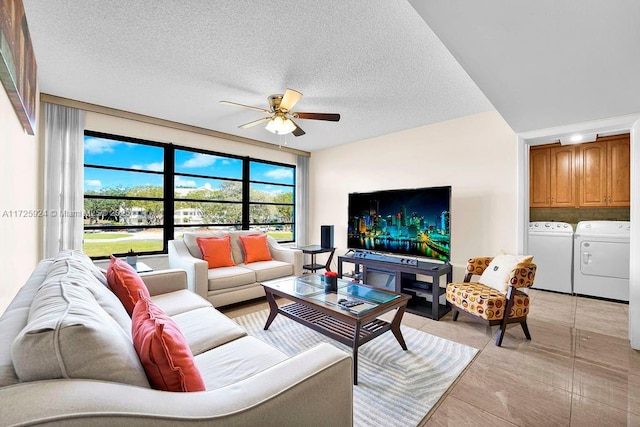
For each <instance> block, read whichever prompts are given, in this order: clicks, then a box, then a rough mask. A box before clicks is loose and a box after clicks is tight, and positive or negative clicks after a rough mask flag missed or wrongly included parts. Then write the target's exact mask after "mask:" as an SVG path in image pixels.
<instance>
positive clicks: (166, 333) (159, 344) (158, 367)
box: [131, 296, 205, 391]
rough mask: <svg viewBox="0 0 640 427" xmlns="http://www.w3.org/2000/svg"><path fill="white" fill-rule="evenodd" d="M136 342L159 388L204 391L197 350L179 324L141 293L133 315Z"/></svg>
mask: <svg viewBox="0 0 640 427" xmlns="http://www.w3.org/2000/svg"><path fill="white" fill-rule="evenodd" d="M131 333H132V335H133V346H134V347H135V349H136V352H137V353H138V357H139V358H140V362H142V366H143V367H144V371H145V372H146V373H147V378H148V379H149V384H151V386H152V387H153V388H155V389H157V390H165V391H204V390H205V385H204V381H203V379H202V376H201V375H200V371H199V370H198V367H197V366H196V364H195V362H194V360H193V353H191V349H190V348H189V345H188V344H187V340H186V339H185V337H184V335H182V332H181V331H180V328H178V325H176V323H175V322H174V321H173V319H171V318H170V317H169V316H167V315H166V314H165V313H164V311H162V309H161V308H159V307H158V306H157V305H155V304H154V302H153V301H151V299H149V298H148V297H144V296H141V298H140V299H139V300H138V303H137V304H136V307H135V308H134V310H133V317H132V319H131Z"/></svg>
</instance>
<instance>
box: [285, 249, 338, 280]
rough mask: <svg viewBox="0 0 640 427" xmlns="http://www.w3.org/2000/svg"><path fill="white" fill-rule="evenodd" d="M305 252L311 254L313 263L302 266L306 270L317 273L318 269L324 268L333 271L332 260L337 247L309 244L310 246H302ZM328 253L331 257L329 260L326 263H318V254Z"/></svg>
mask: <svg viewBox="0 0 640 427" xmlns="http://www.w3.org/2000/svg"><path fill="white" fill-rule="evenodd" d="M294 249H300V250H301V251H302V252H303V253H305V254H309V255H311V264H305V265H303V266H302V268H303V269H304V270H309V271H310V272H312V273H315V272H316V270H322V269H323V268H324V269H325V270H327V271H331V260H333V254H334V252H335V251H336V248H323V247H322V246H320V245H309V246H301V247H299V248H294ZM324 253H328V254H329V258H328V259H327V262H326V263H324V264H318V263H317V262H316V255H318V254H324Z"/></svg>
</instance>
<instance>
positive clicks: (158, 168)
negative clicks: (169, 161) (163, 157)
mask: <svg viewBox="0 0 640 427" xmlns="http://www.w3.org/2000/svg"><path fill="white" fill-rule="evenodd" d="M145 169H147V170H149V171H154V172H162V171H163V170H164V162H156V163H149V164H148V165H147V167H146V168H145Z"/></svg>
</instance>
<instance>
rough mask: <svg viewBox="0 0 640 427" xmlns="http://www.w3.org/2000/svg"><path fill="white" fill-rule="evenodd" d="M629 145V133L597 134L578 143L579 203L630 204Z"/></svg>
mask: <svg viewBox="0 0 640 427" xmlns="http://www.w3.org/2000/svg"><path fill="white" fill-rule="evenodd" d="M630 147H631V143H630V139H629V135H616V136H612V137H608V138H600V139H599V140H598V142H593V143H589V144H582V145H580V146H579V162H580V184H579V186H580V197H579V201H580V206H584V207H628V206H630V204H631V191H630V189H631V187H630V185H631V155H630Z"/></svg>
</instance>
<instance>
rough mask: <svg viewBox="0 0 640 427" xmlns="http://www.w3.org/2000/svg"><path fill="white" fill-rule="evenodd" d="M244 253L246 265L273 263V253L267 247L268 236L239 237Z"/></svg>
mask: <svg viewBox="0 0 640 427" xmlns="http://www.w3.org/2000/svg"><path fill="white" fill-rule="evenodd" d="M239 238H240V243H241V244H242V251H243V252H244V263H245V264H250V263H252V262H257V261H271V252H269V246H268V245H267V235H266V234H255V235H249V236H239Z"/></svg>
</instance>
